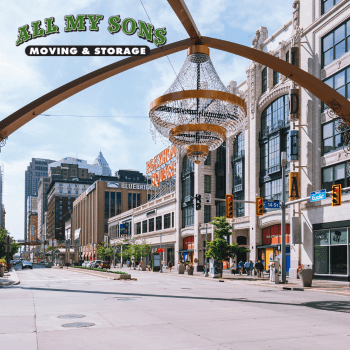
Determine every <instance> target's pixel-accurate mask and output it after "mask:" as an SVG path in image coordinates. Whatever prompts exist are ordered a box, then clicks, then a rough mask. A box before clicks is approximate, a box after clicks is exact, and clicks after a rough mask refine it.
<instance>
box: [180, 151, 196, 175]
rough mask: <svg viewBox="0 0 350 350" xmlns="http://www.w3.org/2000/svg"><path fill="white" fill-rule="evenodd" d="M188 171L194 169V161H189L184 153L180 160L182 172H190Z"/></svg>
mask: <svg viewBox="0 0 350 350" xmlns="http://www.w3.org/2000/svg"><path fill="white" fill-rule="evenodd" d="M190 171H194V163H193V162H191V161H190V160H189V159H188V157H187V155H186V156H184V158H183V160H182V172H190Z"/></svg>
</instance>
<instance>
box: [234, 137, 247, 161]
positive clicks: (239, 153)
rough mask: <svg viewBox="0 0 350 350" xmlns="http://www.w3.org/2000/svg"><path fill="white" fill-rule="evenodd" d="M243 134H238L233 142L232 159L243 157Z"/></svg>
mask: <svg viewBox="0 0 350 350" xmlns="http://www.w3.org/2000/svg"><path fill="white" fill-rule="evenodd" d="M244 140H245V136H244V132H241V133H239V134H238V135H237V136H236V137H235V139H234V141H233V159H236V158H241V157H243V156H244Z"/></svg>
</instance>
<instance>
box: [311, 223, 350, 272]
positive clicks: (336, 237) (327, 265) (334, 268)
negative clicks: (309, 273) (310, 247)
mask: <svg viewBox="0 0 350 350" xmlns="http://www.w3.org/2000/svg"><path fill="white" fill-rule="evenodd" d="M314 244H315V247H314V272H315V274H326V275H328V274H331V275H347V267H348V259H347V245H348V228H346V227H344V228H335V229H330V230H317V231H314Z"/></svg>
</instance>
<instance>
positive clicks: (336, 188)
mask: <svg viewBox="0 0 350 350" xmlns="http://www.w3.org/2000/svg"><path fill="white" fill-rule="evenodd" d="M340 205H341V185H340V184H339V185H333V186H332V207H339V206H340Z"/></svg>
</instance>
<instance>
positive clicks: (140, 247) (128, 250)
mask: <svg viewBox="0 0 350 350" xmlns="http://www.w3.org/2000/svg"><path fill="white" fill-rule="evenodd" d="M124 242H125V243H126V244H125V245H124V246H123V260H131V259H132V258H134V260H135V263H137V262H139V261H140V260H141V258H143V257H144V256H148V254H149V253H150V252H151V250H152V248H151V246H150V245H149V244H147V243H146V242H145V241H144V240H143V241H142V242H140V241H139V240H137V239H136V238H133V239H130V240H125V241H124Z"/></svg>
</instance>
